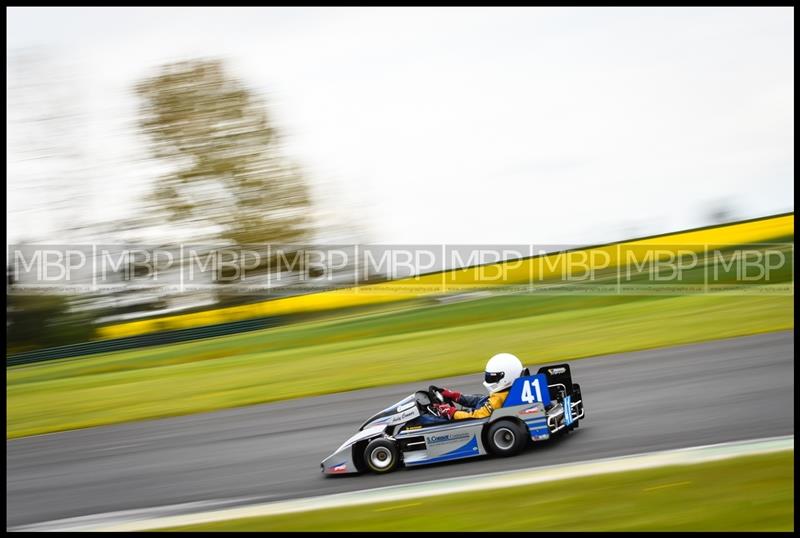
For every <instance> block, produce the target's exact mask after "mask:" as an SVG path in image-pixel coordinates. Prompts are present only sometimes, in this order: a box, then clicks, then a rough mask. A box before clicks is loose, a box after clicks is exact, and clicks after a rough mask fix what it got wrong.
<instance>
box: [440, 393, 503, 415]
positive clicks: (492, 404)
mask: <svg viewBox="0 0 800 538" xmlns="http://www.w3.org/2000/svg"><path fill="white" fill-rule="evenodd" d="M506 396H508V392H498V393H495V394H492V395H491V396H489V399H488V400H487V402H486V403H485V404H484V405H482V406H481V407H479V408H478V409H473V410H472V411H456V412H455V413H454V414H453V420H464V419H467V418H486V417H488V416H490V415H491V414H492V412H493V411H494V410H495V409H499V408H500V407H503V402H505V401H506ZM463 398H464V396H463V395H462V396H461V398H459V402H458V403H461V401H460V400H461V399H463Z"/></svg>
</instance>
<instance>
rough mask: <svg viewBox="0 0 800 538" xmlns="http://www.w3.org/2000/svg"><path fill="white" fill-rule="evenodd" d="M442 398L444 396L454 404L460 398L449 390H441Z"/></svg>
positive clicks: (457, 393) (455, 392) (458, 394)
mask: <svg viewBox="0 0 800 538" xmlns="http://www.w3.org/2000/svg"><path fill="white" fill-rule="evenodd" d="M442 396H444V397H445V398H447V399H448V400H453V401H454V402H457V401H458V399H459V398H461V393H460V392H457V391H454V390H450V389H442Z"/></svg>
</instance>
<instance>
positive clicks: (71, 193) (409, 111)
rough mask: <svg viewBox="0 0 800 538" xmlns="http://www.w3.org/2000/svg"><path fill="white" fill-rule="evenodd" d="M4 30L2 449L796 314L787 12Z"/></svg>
mask: <svg viewBox="0 0 800 538" xmlns="http://www.w3.org/2000/svg"><path fill="white" fill-rule="evenodd" d="M6 14H7V33H8V38H7V53H6V54H7V79H6V80H7V82H6V89H7V135H8V145H7V173H8V180H7V196H8V202H7V215H6V217H7V218H6V222H7V227H8V231H7V238H6V240H7V247H8V249H7V288H6V290H7V309H6V312H7V325H6V327H7V329H6V335H7V364H8V366H9V369H8V371H7V373H8V390H7V403H8V407H9V412H8V418H7V435H8V437H9V438H17V437H26V436H30V435H35V434H41V433H52V432H59V431H63V430H70V429H74V428H85V427H89V426H101V425H108V424H117V423H122V422H129V421H135V420H140V419H148V418H159V417H168V416H173V415H186V414H192V413H199V412H205V411H214V410H218V409H223V408H232V407H237V406H243V405H251V404H256V403H263V402H268V401H274V400H283V399H291V398H298V397H306V396H313V395H319V394H328V393H335V392H341V391H346V390H354V389H362V388H366V387H379V386H388V385H390V384H393V383H401V382H412V381H413V382H416V381H421V380H427V379H433V378H436V377H444V376H453V375H460V374H467V373H470V372H475V371H480V370H481V369H482V368H483V364H484V363H485V360H486V358H488V357H489V356H491V355H492V354H493V353H495V352H497V351H500V350H509V351H513V352H515V353H517V354H519V355H520V356H521V357H523V358H524V360H525V361H526V362H527V363H528V364H536V363H543V362H552V361H555V360H562V359H565V360H572V359H578V358H584V357H592V356H596V355H602V354H608V353H619V352H627V351H638V350H643V349H650V348H658V347H663V346H669V345H676V344H688V343H695V342H700V341H707V340H714V339H719V338H728V337H734V336H744V335H752V334H755V333H769V332H775V331H781V330H786V329H790V328H792V327H793V302H792V299H793V254H794V251H793V241H794V235H793V234H794V217H793V211H794V205H793V204H794V202H793V194H794V183H793V176H794V149H793V148H794V67H793V62H794V52H793V50H794V25H793V11H792V10H791V8H763V9H756V8H725V9H722V8H696V9H683V8H681V9H677V8H676V9H667V8H658V9H655V8H653V9H628V8H581V9H575V8H571V9H570V8H563V9H562V8H522V7H521V8H498V9H489V8H450V9H445V8H381V9H378V8H191V9H188V8H18V7H17V8H9V9H7V12H6ZM745 221H746V222H745ZM696 228H702V230H700V231H696V232H688V233H677V232H681V231H685V230H693V229H696ZM655 235H659V238H656V239H652V240H649V242H648V241H645V242H644V243H642V242H636V241H632V240H634V239H636V238H642V237H650V236H655ZM605 244H611V245H612V246H610V247H598V248H596V249H588V250H584V248H585V247H588V246H596V245H605ZM648 249H650V250H648ZM652 249H661V250H657V251H655V250H652ZM567 250H574V251H575V252H576V253H577V254H578V255H580V256H584V255H586V256H588V258H583V259H582V260H578V261H576V260H572V261H570V260H569V259H561V258H548V257H544V258H530V256H536V255H540V254H543V253H557V252H563V251H567ZM645 250H647V252H645ZM229 252H233V257H232V258H230V259H228V260H229V261H230V260H233V261H232V262H231V263H228V264H227V265H226V263H225V262H224V261H223V258H221V257H220V256H226V255H227V254H226V253H229ZM308 252H312V253H314V254H315V255H317V254H320V253H321V257H320V258H319V259H315V258H313V257H309V256H308ZM654 252H655V254H653V253H654ZM154 253H158V255H160V256H162V257H161V258H158V257H156V258H154V256H155V254H154ZM367 253H369V254H370V256H372V258H371V259H372V261H374V262H375V264H374V266H372V267H371V269H370V270H366V269H365V266H364V263H363V260H364V259H368V258H365V255H366V254H367ZM387 253H388V254H387ZM485 253H488V254H489V255H488V257H484V256H483V254H485ZM628 254H631V256H628ZM140 255H143V256H144V259H143V258H142V257H141V256H140ZM595 255H599V258H595V257H593V256H595ZM651 255H653V256H651ZM48 256H51V257H50V258H48ZM137 256H139V257H138V258H137ZM248 256H249V258H248ZM336 256H338V258H337V257H336ZM75 257H77V258H79V259H80V261H81V263H80V264H79V269H75V267H72V266H71V265H70V263H71V262H70V260H72V259H73V258H75ZM226 259H227V258H226ZM587 259H589V260H591V261H590V262H588V265H587V262H586V260H587ZM65 260H66V261H65ZM159 260H162V261H163V260H168V263H166V265H159V263H161V261H159ZM387 260H388V261H387ZM515 260H516V261H515ZM537 260H539V261H537ZM541 260H545V261H547V264H550V263H551V262H552V263H551V265H547V264H545V265H541V264H540V261H541ZM598 260H599V261H598ZM659 260H661V261H664V260H666V261H667V264H668V266H669V267H668V268H669V271H672V272H669V271H668V277H667V278H661V277H660V276H659V275H662V276H663V273H659V272H658V270H655V271H654V269H653V267H654V265H653V264H654V263H655V264H657V263H658V262H659ZM383 261H386V263H383ZM503 261H507V262H509V263H510V265H509V263H507V264H505V265H504V264H503V263H500V262H503ZM51 262H52V263H51ZM575 263H577V266H578V267H579V269H580V270H579V271H578V273H577V276H576V273H575V272H574V271H575V266H574V265H573V264H575ZM48 264H49V265H48ZM480 264H490V267H491V268H492V269H497V270H498V271H499V273H498V274H502V278H499V280H498V279H496V278H494V277H491V276H487V274H485V273H478V272H475V273H469V274H468V273H467V272H461V271H459V270H460V269H462V268H464V267H473V266H478V265H480ZM492 264H494V265H492ZM76 267H77V266H76ZM245 268H246V272H247V278H245V277H244V269H245ZM71 269H75V270H74V271H72V272H71V273H70V270H71ZM49 270H54V271H55V272H56V273H57V275H58V276H57V277H56V278H54V279H49V278H48V275H49V274H50V273H48V271H49ZM448 270H452V271H451V272H449V273H448V272H447V271H448ZM43 271H44V272H43ZM476 271H480V270H478V269H476ZM421 274H427V276H423V277H420V278H416V279H413V278H412V279H410V280H408V279H405V280H403V278H404V277H411V276H419V275H421ZM65 275H67V276H65ZM187 275H191V276H187ZM621 275H622V276H621ZM670 275H671V276H670ZM398 279H400V280H398ZM353 290H355V291H353ZM310 371H313V372H316V374H317V375H316V376H315V377H314V379H313V380H308V379H307V378H306V377H305V375H304V372H310ZM314 457H316V455H314ZM309 459H313V458H309ZM315 466H316V463H315ZM20 495H21V494H20ZM18 498H19V497H18ZM55 504H56V505H57V504H58V503H57V502H55ZM115 508H121V507H115ZM87 510H88V509H87ZM75 513H76V514H77V513H78V512H75ZM81 513H85V511H84V512H81ZM31 518H33V516H31ZM722 519H724V518H722Z"/></svg>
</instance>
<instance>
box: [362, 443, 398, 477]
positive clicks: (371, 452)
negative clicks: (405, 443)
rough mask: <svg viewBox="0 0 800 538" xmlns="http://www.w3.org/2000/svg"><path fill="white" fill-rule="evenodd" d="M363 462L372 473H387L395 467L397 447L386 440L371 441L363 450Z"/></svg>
mask: <svg viewBox="0 0 800 538" xmlns="http://www.w3.org/2000/svg"><path fill="white" fill-rule="evenodd" d="M364 461H365V462H366V463H367V467H369V468H370V470H371V471H372V472H374V473H388V472H390V471H393V470H394V469H395V467H397V463H398V462H399V461H400V452H399V451H398V450H397V445H395V443H394V442H393V441H390V440H388V439H383V438H378V439H373V440H372V441H370V443H369V444H368V445H367V448H365V449H364Z"/></svg>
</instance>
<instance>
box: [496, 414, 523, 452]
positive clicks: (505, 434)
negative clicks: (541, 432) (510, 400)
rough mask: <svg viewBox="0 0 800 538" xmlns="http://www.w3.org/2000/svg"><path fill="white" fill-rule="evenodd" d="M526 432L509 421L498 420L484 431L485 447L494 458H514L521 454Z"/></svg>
mask: <svg viewBox="0 0 800 538" xmlns="http://www.w3.org/2000/svg"><path fill="white" fill-rule="evenodd" d="M527 436H528V432H526V431H524V430H523V428H522V426H520V425H519V424H517V423H516V422H513V421H510V420H498V421H497V422H495V423H493V424H491V425H490V426H489V428H488V429H487V430H486V445H487V447H488V449H489V452H491V453H492V454H494V455H496V456H502V457H506V456H514V455H515V454H519V453H520V452H522V449H523V448H525V445H526V443H527V442H528V437H527Z"/></svg>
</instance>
